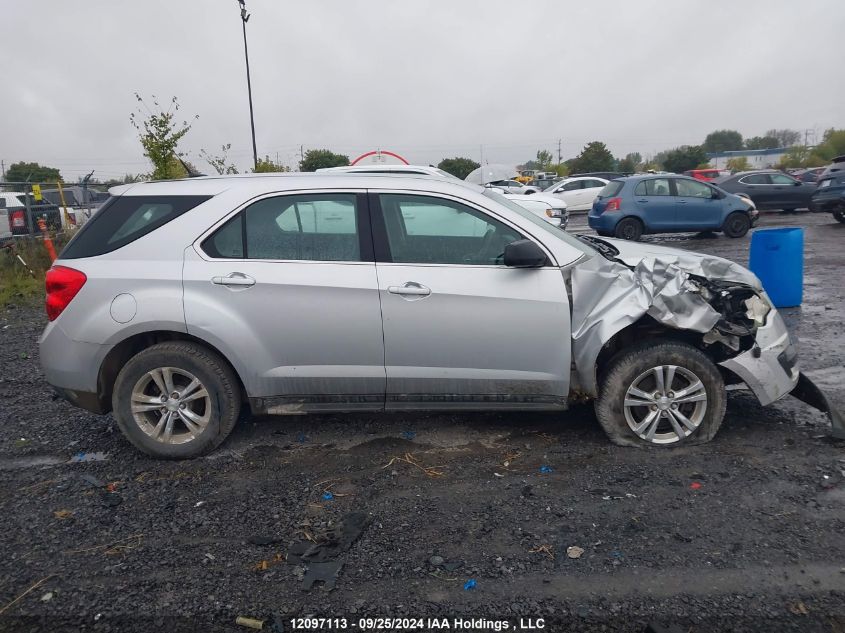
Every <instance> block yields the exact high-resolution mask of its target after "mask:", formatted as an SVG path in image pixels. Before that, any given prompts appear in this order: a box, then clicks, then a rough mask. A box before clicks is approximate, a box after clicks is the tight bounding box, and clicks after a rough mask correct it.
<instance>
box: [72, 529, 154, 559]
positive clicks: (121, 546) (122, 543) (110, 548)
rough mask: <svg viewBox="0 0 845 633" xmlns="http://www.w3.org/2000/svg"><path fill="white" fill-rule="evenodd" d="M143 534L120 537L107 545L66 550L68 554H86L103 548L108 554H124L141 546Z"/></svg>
mask: <svg viewBox="0 0 845 633" xmlns="http://www.w3.org/2000/svg"><path fill="white" fill-rule="evenodd" d="M143 538H144V535H143V534H133V535H132V536H127V537H126V538H123V539H120V540H118V541H112V542H110V543H106V544H105V545H95V546H94V547H84V548H82V549H72V550H68V551H67V552H65V553H66V554H84V553H87V552H96V551H99V550H103V553H104V554H106V555H108V556H113V555H115V554H124V553H126V552H128V551H129V550H133V549H136V548H138V547H140V546H141V541H142V540H143Z"/></svg>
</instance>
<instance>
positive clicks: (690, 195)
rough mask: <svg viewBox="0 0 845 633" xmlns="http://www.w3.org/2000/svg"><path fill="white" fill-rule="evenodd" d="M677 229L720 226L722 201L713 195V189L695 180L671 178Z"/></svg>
mask: <svg viewBox="0 0 845 633" xmlns="http://www.w3.org/2000/svg"><path fill="white" fill-rule="evenodd" d="M672 181H673V185H674V186H675V193H676V197H675V200H676V202H677V204H678V207H677V215H676V219H677V223H678V228H679V229H690V230H694V231H706V230H713V229H717V228H719V227H720V226H721V219H722V201H721V200H720V199H718V198H714V197H713V193H714V191H713V189H711V188H710V187H708V186H707V185H705V184H704V183H702V182H699V181H697V180H688V179H686V178H673V179H672Z"/></svg>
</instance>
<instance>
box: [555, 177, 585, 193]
mask: <svg viewBox="0 0 845 633" xmlns="http://www.w3.org/2000/svg"><path fill="white" fill-rule="evenodd" d="M583 185H584V181H583V180H573V181H572V182H568V183H566V184H565V185H563V187H561V191H577V190H578V189H581V188H582V187H583Z"/></svg>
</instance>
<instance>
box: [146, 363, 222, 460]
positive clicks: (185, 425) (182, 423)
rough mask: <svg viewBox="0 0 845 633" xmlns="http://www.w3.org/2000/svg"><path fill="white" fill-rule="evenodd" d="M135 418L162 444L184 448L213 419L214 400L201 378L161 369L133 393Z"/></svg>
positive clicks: (149, 374)
mask: <svg viewBox="0 0 845 633" xmlns="http://www.w3.org/2000/svg"><path fill="white" fill-rule="evenodd" d="M131 407H132V417H133V418H134V419H135V422H136V424H137V425H138V427H139V428H140V429H141V430H142V431H143V432H144V433H146V434H147V435H149V436H150V437H151V438H152V439H154V440H156V441H157V442H162V443H163V444H184V443H185V442H190V441H191V440H193V439H195V438H196V437H197V436H199V435H200V434H201V433H202V432H203V431H204V430H205V428H206V427H207V426H208V422H209V420H210V419H211V396H210V395H209V393H208V390H207V389H206V388H205V386H204V385H203V384H202V383H201V382H200V380H199V378H197V377H196V376H194V375H193V374H192V373H190V372H188V371H185V370H184V369H178V368H176V367H159V368H156V369H152V370H150V371H148V372H147V373H145V374H144V375H143V376H141V378H140V379H139V380H138V382H136V383H135V387H134V388H133V389H132V402H131Z"/></svg>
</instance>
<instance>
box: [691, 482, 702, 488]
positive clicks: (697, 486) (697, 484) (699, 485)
mask: <svg viewBox="0 0 845 633" xmlns="http://www.w3.org/2000/svg"><path fill="white" fill-rule="evenodd" d="M689 488H690V490H701V483H700V482H698V481H694V482H692V483H691V484H690V485H689Z"/></svg>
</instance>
